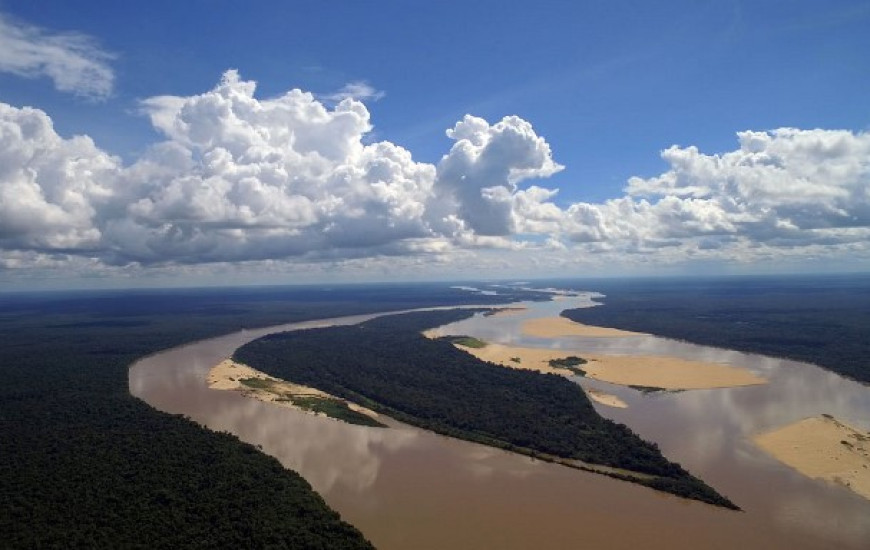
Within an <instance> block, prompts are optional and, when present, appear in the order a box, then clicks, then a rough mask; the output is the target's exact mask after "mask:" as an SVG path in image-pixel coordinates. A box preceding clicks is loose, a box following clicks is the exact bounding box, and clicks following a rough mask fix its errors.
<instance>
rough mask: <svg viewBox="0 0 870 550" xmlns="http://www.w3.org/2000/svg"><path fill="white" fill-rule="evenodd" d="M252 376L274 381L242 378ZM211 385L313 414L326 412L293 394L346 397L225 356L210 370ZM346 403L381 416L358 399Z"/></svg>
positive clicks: (211, 386) (214, 387) (361, 411)
mask: <svg viewBox="0 0 870 550" xmlns="http://www.w3.org/2000/svg"><path fill="white" fill-rule="evenodd" d="M250 378H256V379H258V380H264V381H269V382H271V383H270V384H268V387H251V386H248V385H245V384H243V383H242V382H241V381H242V380H245V379H250ZM208 387H209V388H211V389H213V390H234V391H239V392H241V393H242V394H243V395H245V396H246V397H252V398H254V399H259V400H260V401H264V402H266V403H272V404H274V405H278V406H281V407H287V408H289V409H296V410H300V411H303V412H307V413H311V414H317V415H318V416H325V415H323V414H320V413H313V412H311V411H308V410H306V409H303V408H302V407H299V406H297V405H294V404H293V401H292V399H291V398H310V397H314V398H321V399H335V400H339V401H344V400H343V399H340V398H338V397H335V396H333V395H330V394H328V393H326V392H324V391H320V390H318V389H317V388H311V387H309V386H303V385H301V384H293V383H292V382H287V381H286V380H281V379H280V378H274V377H272V376H269V375H268V374H266V373H264V372H262V371H258V370H257V369H254V368H252V367H249V366H248V365H245V364H243V363H237V362H235V361H233V360H232V359H225V360H223V361H221V362H220V363H218V364H217V365H215V366H214V367H212V368H211V370H210V371H209V373H208ZM345 403H346V404H347V406H348V408H350V409H351V410H353V411H356V412H359V413H362V414H365V415H368V416H371V417H372V418H376V417H377V416H378V413H376V412H375V411H372V410H370V409H367V408H365V407H361V406H359V405H357V404H356V403H351V402H350V401H345Z"/></svg>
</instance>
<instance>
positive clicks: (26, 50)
mask: <svg viewBox="0 0 870 550" xmlns="http://www.w3.org/2000/svg"><path fill="white" fill-rule="evenodd" d="M113 58H114V55H112V54H111V53H109V52H107V51H105V50H103V49H101V48H100V47H99V46H98V45H97V44H96V42H95V41H94V39H93V38H91V37H89V36H87V35H84V34H80V33H73V32H66V33H52V32H50V31H47V30H45V29H41V28H39V27H35V26H32V25H28V24H26V23H22V22H20V21H16V20H14V19H10V18H9V17H7V16H4V15H3V14H0V71H3V72H7V73H12V74H16V75H19V76H23V77H26V78H37V77H43V76H44V77H48V78H50V79H52V81H54V85H55V87H56V88H57V89H58V90H60V91H62V92H71V93H73V94H76V95H78V96H82V97H88V98H93V99H105V98H106V97H108V96H109V95H111V93H112V87H113V84H114V80H115V75H114V72H113V71H112V69H111V67H110V66H109V64H108V63H109V61H111V60H112V59H113Z"/></svg>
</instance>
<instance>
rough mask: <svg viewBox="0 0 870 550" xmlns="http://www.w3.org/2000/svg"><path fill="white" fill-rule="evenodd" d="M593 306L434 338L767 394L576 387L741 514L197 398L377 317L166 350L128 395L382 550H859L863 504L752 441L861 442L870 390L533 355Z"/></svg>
mask: <svg viewBox="0 0 870 550" xmlns="http://www.w3.org/2000/svg"><path fill="white" fill-rule="evenodd" d="M592 304H593V302H592V296H591V295H588V294H587V295H581V296H576V297H571V298H567V299H562V300H558V301H551V302H528V303H523V304H521V305H523V306H526V307H527V308H528V309H527V310H526V311H525V312H524V313H522V314H520V315H511V316H504V317H499V316H490V317H484V316H476V317H474V318H472V319H469V320H466V321H461V322H459V323H454V324H453V325H448V326H447V327H442V331H444V332H445V333H461V334H469V335H472V336H476V337H479V338H481V339H484V340H490V341H495V342H500V343H505V344H516V345H525V346H539V347H558V348H565V349H578V348H579V349H582V350H586V351H588V352H590V353H592V352H594V353H599V354H605V353H612V354H628V355H656V354H659V355H668V356H676V357H682V358H686V359H695V360H703V361H715V362H722V363H728V364H733V365H737V366H742V367H746V368H748V369H750V370H752V371H753V372H756V373H758V374H761V375H762V376H764V377H766V378H768V379H769V383H768V384H765V385H761V386H751V387H744V388H733V389H717V390H692V391H685V392H667V393H653V394H643V393H641V392H638V391H636V390H632V389H629V388H624V387H620V386H614V385H611V384H607V383H604V382H598V381H595V380H590V379H586V378H576V379H575V381H577V382H578V383H580V384H581V385H583V386H585V387H592V388H595V389H599V390H602V391H605V392H607V393H611V394H614V395H617V396H619V397H620V398H622V399H623V400H624V401H626V403H628V405H629V407H628V408H626V409H616V408H611V407H606V406H603V405H599V404H595V407H596V409H597V410H598V411H599V413H601V414H602V415H603V416H606V417H608V418H612V419H614V420H616V421H618V422H622V423H625V424H626V425H628V426H629V427H631V428H632V429H633V430H634V431H635V432H637V433H638V434H640V435H641V436H642V437H644V438H645V439H648V440H650V441H654V442H656V443H657V444H658V445H659V447H660V448H661V449H662V452H663V453H664V454H665V456H667V457H668V458H670V459H672V460H675V461H677V462H680V463H681V464H682V465H683V466H684V467H686V468H687V469H689V470H690V471H691V472H692V473H694V474H696V475H698V476H699V477H701V478H702V479H704V480H705V481H707V482H708V483H709V484H710V485H712V486H713V487H714V488H716V489H717V490H718V491H719V492H721V493H722V494H724V495H726V496H727V497H728V498H730V499H731V500H732V501H734V502H735V503H737V504H738V505H739V506H740V507H741V508H743V510H744V511H743V512H733V511H728V510H723V509H720V508H716V507H713V506H709V505H705V504H702V503H698V502H694V501H687V500H684V499H680V498H677V497H674V496H671V495H666V494H663V493H659V492H656V491H653V490H651V489H647V488H644V487H640V486H638V485H634V484H631V483H627V482H622V481H618V480H614V479H610V478H607V477H604V476H600V475H596V474H589V473H585V472H580V471H577V470H572V469H569V468H566V467H564V466H559V465H555V464H550V463H545V462H540V461H536V460H534V459H531V458H529V457H525V456H519V455H515V454H511V453H508V452H505V451H500V450H497V449H492V448H489V447H485V446H482V445H478V444H474V443H469V442H464V441H458V440H455V439H451V438H448V437H444V436H439V435H436V434H433V433H431V432H427V431H425V430H420V429H417V428H414V427H411V426H407V425H404V424H401V423H398V422H395V421H390V420H387V423H388V424H389V425H390V427H389V428H388V429H376V428H365V427H360V426H352V425H348V424H343V423H340V422H337V421H334V420H332V419H328V418H322V417H316V416H312V415H309V414H305V413H301V412H298V411H294V410H291V409H286V408H281V407H276V406H273V405H268V404H266V403H263V402H260V401H257V400H254V399H250V398H246V397H244V396H242V395H241V394H240V393H237V392H227V391H217V390H210V389H208V387H207V384H206V377H207V375H208V371H209V369H210V368H211V367H212V366H214V365H216V364H217V363H219V362H220V361H221V360H222V359H225V358H227V357H229V356H230V355H232V353H233V351H234V350H235V349H236V348H237V347H239V346H240V345H242V344H244V343H246V342H248V341H250V340H253V339H255V338H258V337H260V336H263V335H265V334H269V333H273V332H281V331H286V330H297V329H301V328H309V327H314V326H328V325H336V324H350V323H357V322H361V321H362V320H364V319H367V318H370V317H372V316H371V315H366V316H353V317H343V318H338V319H326V320H322V321H315V322H307V323H297V324H290V325H280V326H276V327H269V328H265V329H258V330H248V331H241V332H237V333H233V334H229V335H226V336H223V337H219V338H214V339H210V340H204V341H200V342H196V343H192V344H190V345H186V346H182V347H179V348H174V349H171V350H167V351H165V352H162V353H159V354H155V355H152V356H149V357H146V358H144V359H142V360H140V361H138V362H136V363H135V364H134V365H132V366H131V368H130V391H131V393H132V394H133V395H135V396H137V397H139V398H140V399H143V400H144V401H146V402H147V403H149V404H150V405H152V406H153V407H155V408H157V409H159V410H162V411H166V412H169V413H174V414H184V415H186V416H188V417H190V418H191V419H193V420H195V421H196V422H199V423H201V424H203V425H205V426H207V427H209V428H210V429H212V430H216V431H228V432H231V433H233V434H236V435H237V436H238V437H239V438H240V439H242V440H244V441H247V442H249V443H252V444H254V445H258V446H260V447H261V449H262V450H263V452H265V453H268V454H270V455H272V456H274V457H276V458H277V459H278V460H280V461H281V463H282V464H284V465H285V466H286V467H287V468H290V469H293V470H295V471H297V472H299V473H300V474H301V475H302V476H303V477H305V479H307V480H308V481H309V482H310V483H311V484H312V486H313V487H314V488H315V490H317V491H318V492H319V493H320V494H321V495H322V496H323V497H324V499H325V500H326V501H327V503H328V504H329V505H330V506H331V507H333V508H334V509H336V510H337V511H338V512H339V513H341V515H342V517H343V518H344V519H345V520H347V521H349V522H350V523H352V524H353V525H355V526H356V527H358V528H359V529H360V530H361V531H362V532H363V533H364V534H365V535H366V537H367V538H369V539H370V540H371V541H372V542H373V543H374V544H375V545H376V546H377V547H378V548H380V549H382V550H390V549H396V550H399V549H401V550H404V549H408V548H415V549H428V548H431V549H442V548H454V549H464V548H467V549H479V548H502V549H525V548H548V549H558V548H581V547H582V548H633V549H636V548H651V549H655V548H668V549H673V548H696V547H697V548H736V547H740V548H743V549H754V548H759V549H761V548H764V549H769V548H789V549H792V548H797V549H801V548H807V549H811V548H819V549H821V548H831V547H838V548H866V547H867V546H868V541H870V502H868V501H866V500H864V499H862V498H861V497H859V496H857V495H855V494H853V493H851V492H849V491H848V490H846V489H844V488H841V487H837V486H834V485H832V484H827V483H824V482H819V481H813V480H810V479H807V478H805V477H803V476H801V475H800V474H798V473H796V472H794V471H793V470H791V469H789V468H788V467H785V466H783V465H781V464H779V463H778V462H777V461H775V460H774V459H772V458H770V457H769V456H767V455H765V454H764V453H763V452H761V451H760V450H758V449H757V448H755V446H754V445H753V444H752V442H751V441H750V440H749V437H750V436H751V435H753V434H755V433H757V432H760V431H764V430H766V429H770V428H775V427H778V426H780V425H784V424H787V423H790V422H792V421H794V420H798V419H800V418H804V417H807V416H814V415H817V414H821V413H828V414H832V415H834V416H836V417H838V418H840V419H841V420H843V421H844V422H846V423H849V424H852V425H853V426H856V427H860V428H862V429H865V430H866V429H870V425H868V422H870V388H868V387H866V386H862V385H860V384H857V383H855V382H852V381H849V380H846V379H844V378H842V377H840V376H838V375H836V374H833V373H831V372H828V371H825V370H822V369H820V368H817V367H815V366H812V365H806V364H802V363H796V362H792V361H787V360H781V359H772V358H767V357H760V356H755V355H751V354H744V353H739V352H734V351H728V350H721V349H714V348H707V347H704V346H695V345H691V344H686V343H681V342H676V341H673V340H667V339H663V338H658V337H654V336H633V337H624V338H578V337H571V338H560V339H552V340H551V339H547V340H540V339H535V338H529V337H526V336H524V335H523V334H522V331H521V330H520V326H521V324H522V322H523V321H525V320H527V319H529V318H535V317H548V316H553V315H557V314H558V313H559V311H561V310H562V309H568V308H574V307H585V306H590V305H592Z"/></svg>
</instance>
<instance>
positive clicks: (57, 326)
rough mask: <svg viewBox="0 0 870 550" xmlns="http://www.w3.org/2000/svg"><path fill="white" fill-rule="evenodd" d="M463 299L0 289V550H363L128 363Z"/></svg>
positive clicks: (453, 295) (312, 502)
mask: <svg viewBox="0 0 870 550" xmlns="http://www.w3.org/2000/svg"><path fill="white" fill-rule="evenodd" d="M537 296H539V295H537ZM531 297H534V296H532V295H529V294H523V293H522V292H516V293H513V294H510V295H507V296H504V297H498V298H496V297H487V296H480V297H474V298H473V299H474V300H475V301H479V302H480V303H487V302H495V301H497V300H514V299H528V298H531ZM468 300H469V294H468V293H467V292H462V291H459V290H453V289H447V288H445V287H444V286H443V285H442V286H426V285H413V286H396V285H391V286H386V285H382V286H365V287H336V288H331V289H324V288H304V287H292V288H283V289H282V288H262V289H214V290H183V291H182V290H161V291H129V292H119V291H103V292H75V293H44V294H0V335H2V338H0V442H2V443H0V537H2V538H0V547H3V548H83V547H86V548H266V547H268V548H296V549H304V548H312V549H315V548H318V549H320V548H322V549H339V548H370V547H371V545H370V544H369V543H368V541H366V540H365V539H364V537H363V536H362V535H361V534H360V533H359V532H358V531H357V530H356V529H355V528H354V527H352V526H350V525H348V524H347V523H345V522H343V521H342V520H341V519H340V518H339V516H338V514H336V513H335V512H334V511H332V510H330V509H329V508H328V507H327V506H326V504H325V503H324V502H323V500H322V499H321V498H320V496H319V495H317V494H316V493H314V492H313V491H312V490H311V488H310V486H309V485H308V483H307V482H306V481H305V480H303V479H302V478H301V477H300V476H298V475H297V474H295V473H293V472H290V471H287V470H285V469H284V468H283V467H282V466H281V465H280V464H279V463H278V461H277V460H275V459H273V458H271V457H269V456H266V455H264V454H262V453H260V452H259V451H258V450H257V449H255V448H254V447H252V446H250V445H248V444H245V443H242V442H240V441H239V440H238V439H236V438H235V437H234V436H230V435H228V434H217V433H214V432H211V431H209V430H207V429H205V428H203V427H201V426H199V425H197V424H195V423H193V422H191V421H189V420H187V419H185V418H182V417H180V416H173V415H168V414H165V413H161V412H158V411H156V410H154V409H152V408H151V407H150V406H148V405H146V404H145V403H143V402H142V401H139V400H138V399H136V398H134V397H132V396H131V395H130V393H129V391H128V380H127V370H128V367H129V366H130V364H131V363H132V362H133V361H135V360H136V359H137V358H140V357H142V356H145V355H148V354H151V353H154V352H157V351H160V350H163V349H166V348H168V347H172V346H176V345H179V344H183V343H186V342H190V341H195V340H198V339H202V338H206V337H211V336H217V335H220V334H225V333H228V332H232V331H236V330H239V329H240V328H242V327H248V328H250V327H255V326H268V325H274V324H280V323H286V322H293V321H301V320H306V319H314V318H324V317H331V316H339V315H349V314H357V313H367V312H374V311H386V310H399V309H405V308H410V307H420V306H432V305H448V304H458V303H465V302H467V301H468Z"/></svg>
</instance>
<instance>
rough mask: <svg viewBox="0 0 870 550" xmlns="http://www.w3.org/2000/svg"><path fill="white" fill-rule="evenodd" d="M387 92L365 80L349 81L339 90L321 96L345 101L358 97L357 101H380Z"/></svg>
mask: <svg viewBox="0 0 870 550" xmlns="http://www.w3.org/2000/svg"><path fill="white" fill-rule="evenodd" d="M386 95H387V94H386V93H385V92H384V91H382V90H376V89H375V88H373V87H372V86H371V85H370V84H369V83H367V82H363V81H356V82H348V83H347V84H345V85H344V86H342V87H341V89H340V90H338V91H337V92H333V93H331V94H324V95H322V96H320V97H321V98H322V99H325V100H327V101H344V100H345V99H356V100H357V101H367V100H371V101H378V100H379V99H383V98H384V96H386Z"/></svg>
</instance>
